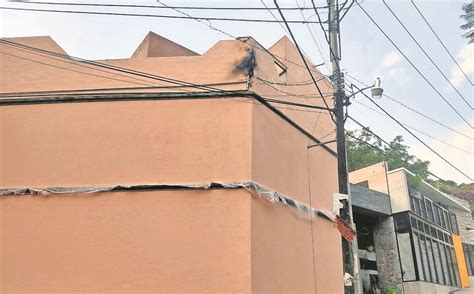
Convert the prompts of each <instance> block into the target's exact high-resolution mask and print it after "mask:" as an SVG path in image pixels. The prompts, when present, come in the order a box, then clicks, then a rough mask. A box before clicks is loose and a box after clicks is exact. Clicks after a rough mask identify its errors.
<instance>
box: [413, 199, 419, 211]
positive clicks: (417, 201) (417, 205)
mask: <svg viewBox="0 0 474 294" xmlns="http://www.w3.org/2000/svg"><path fill="white" fill-rule="evenodd" d="M413 201H414V202H415V213H416V214H418V215H421V207H420V199H418V198H413Z"/></svg>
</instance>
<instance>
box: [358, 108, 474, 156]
mask: <svg viewBox="0 0 474 294" xmlns="http://www.w3.org/2000/svg"><path fill="white" fill-rule="evenodd" d="M354 102H355V103H357V104H359V105H361V106H363V107H365V108H367V109H370V110H372V111H373V112H376V113H378V114H380V115H383V116H385V117H387V115H386V114H384V113H383V112H381V111H378V110H377V109H375V108H372V107H370V106H368V105H365V104H364V103H362V102H360V101H357V100H354ZM401 123H402V124H403V125H404V126H406V127H407V128H409V129H412V130H414V131H415V132H418V133H420V134H422V135H424V136H426V137H428V138H431V139H433V140H435V141H438V142H440V143H442V144H444V145H446V146H450V147H451V148H454V149H457V150H459V151H462V152H464V153H467V154H470V155H474V153H472V152H470V151H467V150H464V149H462V148H460V147H458V146H456V145H453V144H450V143H448V142H446V141H443V140H441V139H439V138H437V137H435V136H433V135H430V134H428V133H426V132H424V131H421V130H419V129H418V128H415V127H413V126H411V125H409V124H407V123H405V122H402V121H401Z"/></svg>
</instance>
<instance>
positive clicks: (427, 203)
mask: <svg viewBox="0 0 474 294" xmlns="http://www.w3.org/2000/svg"><path fill="white" fill-rule="evenodd" d="M425 206H426V218H427V219H428V220H429V221H430V222H434V220H433V204H432V203H431V200H429V199H428V198H425Z"/></svg>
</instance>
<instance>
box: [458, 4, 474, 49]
mask: <svg viewBox="0 0 474 294" xmlns="http://www.w3.org/2000/svg"><path fill="white" fill-rule="evenodd" d="M462 10H464V14H462V15H461V18H462V19H463V20H464V21H465V22H466V23H465V24H463V25H461V29H463V30H465V31H466V33H464V35H463V37H464V38H466V39H468V40H469V41H468V42H469V43H473V42H474V28H473V27H474V1H471V2H470V3H464V4H463V5H462Z"/></svg>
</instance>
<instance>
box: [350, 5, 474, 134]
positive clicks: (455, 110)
mask: <svg viewBox="0 0 474 294" xmlns="http://www.w3.org/2000/svg"><path fill="white" fill-rule="evenodd" d="M357 5H358V6H359V8H360V9H361V10H362V11H363V12H364V13H365V15H366V16H367V17H368V18H369V19H370V20H371V21H372V23H373V24H374V25H375V26H376V27H377V28H378V30H379V31H380V32H381V33H382V34H383V35H384V36H385V38H387V40H388V41H389V42H390V43H391V44H392V45H393V46H394V47H395V48H396V49H397V51H398V52H399V53H400V54H401V55H402V56H403V57H404V58H405V60H406V61H408V63H409V64H410V65H411V66H412V67H413V68H414V69H415V71H416V72H417V73H418V74H419V75H420V76H421V77H422V78H423V80H425V82H426V83H427V84H428V85H429V86H430V87H431V88H432V89H433V90H434V91H435V92H436V93H437V94H438V96H439V97H440V98H441V99H443V101H444V102H446V104H448V106H449V107H450V108H451V109H452V110H453V111H454V112H455V113H456V114H457V115H458V116H459V117H460V118H461V119H462V120H463V121H464V122H465V123H466V124H467V125H468V126H469V127H471V128H473V126H472V125H471V123H470V122H469V121H468V120H467V119H466V118H465V117H464V116H463V115H462V114H461V113H460V112H459V111H458V110H457V109H456V108H454V106H453V105H452V104H451V103H450V102H449V101H448V100H447V99H446V98H445V97H444V96H443V94H441V93H440V92H439V90H438V89H437V88H436V87H435V86H434V85H433V84H432V83H431V82H430V81H429V80H428V78H427V77H426V76H425V75H424V74H423V73H422V72H421V71H420V70H419V69H418V68H417V67H416V66H415V64H414V63H413V62H412V61H411V60H410V59H409V58H408V57H407V56H406V55H405V53H404V52H403V51H402V50H401V49H400V47H398V45H397V44H395V42H394V41H393V40H392V39H391V38H390V37H389V36H388V35H387V33H385V31H384V30H383V29H382V28H381V27H380V26H379V24H378V23H377V22H376V21H375V20H374V19H373V18H372V17H371V16H370V14H369V13H368V12H367V11H366V10H365V9H364V7H363V6H362V3H357Z"/></svg>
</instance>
